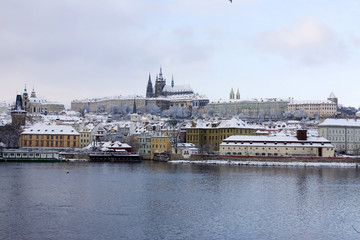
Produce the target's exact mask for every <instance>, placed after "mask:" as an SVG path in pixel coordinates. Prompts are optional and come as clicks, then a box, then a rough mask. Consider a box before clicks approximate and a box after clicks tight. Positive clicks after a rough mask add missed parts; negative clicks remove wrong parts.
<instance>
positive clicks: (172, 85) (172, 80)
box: [171, 75, 174, 87]
mask: <svg viewBox="0 0 360 240" xmlns="http://www.w3.org/2000/svg"><path fill="white" fill-rule="evenodd" d="M171 87H174V75H172V79H171Z"/></svg>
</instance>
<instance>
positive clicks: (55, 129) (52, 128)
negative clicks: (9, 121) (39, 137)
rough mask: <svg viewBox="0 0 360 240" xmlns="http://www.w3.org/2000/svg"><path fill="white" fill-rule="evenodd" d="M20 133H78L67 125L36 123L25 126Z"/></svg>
mask: <svg viewBox="0 0 360 240" xmlns="http://www.w3.org/2000/svg"><path fill="white" fill-rule="evenodd" d="M22 134H46V135H79V133H78V132H77V131H76V130H75V129H74V128H73V127H72V126H68V125H53V124H52V125H49V124H43V123H37V124H35V125H34V126H32V127H30V128H26V129H25V130H24V131H23V132H22Z"/></svg>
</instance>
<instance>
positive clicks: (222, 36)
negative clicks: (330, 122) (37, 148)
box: [0, 0, 360, 107]
mask: <svg viewBox="0 0 360 240" xmlns="http://www.w3.org/2000/svg"><path fill="white" fill-rule="evenodd" d="M359 22H360V1H358V0H342V1H338V0H293V1H284V0H233V3H230V2H229V1H228V0H137V1H134V0H103V1H98V0H97V1H95V0H76V1H73V0H57V1H56V0H55V1H49V0H3V1H1V3H0V81H1V82H0V83H1V84H0V101H7V102H8V103H11V102H13V101H14V100H15V95H16V94H20V93H22V91H23V88H24V85H25V84H26V85H27V88H28V90H30V91H31V90H32V88H33V87H34V88H35V91H36V93H37V95H38V96H40V97H42V98H45V99H47V100H50V101H57V102H62V103H64V104H66V106H70V102H71V101H72V100H74V99H83V98H96V97H105V96H115V95H134V94H137V95H142V96H144V95H145V91H146V84H147V80H148V74H149V73H151V75H152V78H153V80H154V78H155V76H156V74H157V73H158V72H159V68H160V66H162V68H163V74H164V76H165V77H166V78H167V79H168V83H170V80H171V76H172V75H174V80H175V84H179V85H180V84H190V85H191V87H192V88H193V89H194V91H195V92H198V93H200V94H205V95H207V96H208V98H209V99H210V100H217V99H219V98H222V99H227V98H228V96H229V92H230V90H231V88H234V90H236V89H237V88H239V90H240V94H241V98H242V99H249V98H260V97H281V98H288V97H293V98H295V99H297V100H309V99H310V100H312V99H314V100H315V99H316V100H323V99H326V98H327V97H328V96H329V95H330V93H331V92H332V91H333V92H334V93H335V95H336V96H337V97H338V98H339V102H340V103H341V104H343V105H346V106H349V105H351V106H354V107H359V106H360V95H359V94H358V89H359V88H358V86H359V77H360V28H359Z"/></svg>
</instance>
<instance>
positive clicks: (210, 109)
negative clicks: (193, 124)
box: [207, 108, 215, 117]
mask: <svg viewBox="0 0 360 240" xmlns="http://www.w3.org/2000/svg"><path fill="white" fill-rule="evenodd" d="M214 113H215V110H214V109H213V108H209V110H208V112H207V115H208V116H209V117H212V116H214Z"/></svg>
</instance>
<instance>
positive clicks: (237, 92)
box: [236, 89, 240, 100]
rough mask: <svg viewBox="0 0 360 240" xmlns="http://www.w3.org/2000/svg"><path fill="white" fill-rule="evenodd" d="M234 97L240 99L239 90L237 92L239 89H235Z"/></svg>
mask: <svg viewBox="0 0 360 240" xmlns="http://www.w3.org/2000/svg"><path fill="white" fill-rule="evenodd" d="M236 99H238V100H240V92H239V89H237V91H236Z"/></svg>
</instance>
